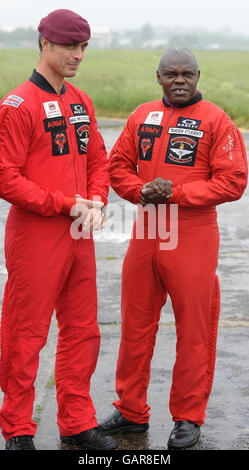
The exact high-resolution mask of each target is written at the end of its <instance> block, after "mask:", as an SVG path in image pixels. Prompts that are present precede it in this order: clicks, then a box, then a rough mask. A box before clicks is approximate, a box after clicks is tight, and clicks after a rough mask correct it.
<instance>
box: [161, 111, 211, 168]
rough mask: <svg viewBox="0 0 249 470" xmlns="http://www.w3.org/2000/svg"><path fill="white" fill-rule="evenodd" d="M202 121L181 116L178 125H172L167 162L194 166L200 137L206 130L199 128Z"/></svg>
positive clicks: (169, 131)
mask: <svg viewBox="0 0 249 470" xmlns="http://www.w3.org/2000/svg"><path fill="white" fill-rule="evenodd" d="M200 124H201V121H200V120H198V119H190V118H184V117H179V118H178V121H177V124H176V127H170V128H169V130H168V134H170V139H169V144H168V148H167V152H166V157H165V163H171V164H174V165H181V166H194V165H195V158H196V152H197V148H198V142H199V139H202V138H203V135H204V132H203V131H200V130H198V129H199V126H200Z"/></svg>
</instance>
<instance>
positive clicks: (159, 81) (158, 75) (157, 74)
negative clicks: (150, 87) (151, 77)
mask: <svg viewBox="0 0 249 470" xmlns="http://www.w3.org/2000/svg"><path fill="white" fill-rule="evenodd" d="M156 76H157V81H158V83H159V85H162V82H161V78H160V73H159V71H158V70H157V71H156Z"/></svg>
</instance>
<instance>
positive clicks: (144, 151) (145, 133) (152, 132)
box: [138, 124, 163, 161]
mask: <svg viewBox="0 0 249 470" xmlns="http://www.w3.org/2000/svg"><path fill="white" fill-rule="evenodd" d="M162 129H163V128H162V126H158V125H155V124H140V126H139V129H138V135H139V136H140V139H139V144H138V147H139V159H140V160H146V161H150V160H151V158H152V152H153V147H154V142H155V138H156V137H158V138H159V137H161V133H162Z"/></svg>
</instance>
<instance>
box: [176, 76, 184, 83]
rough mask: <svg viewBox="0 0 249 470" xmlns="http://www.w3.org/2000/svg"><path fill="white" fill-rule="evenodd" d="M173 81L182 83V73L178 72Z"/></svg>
mask: <svg viewBox="0 0 249 470" xmlns="http://www.w3.org/2000/svg"><path fill="white" fill-rule="evenodd" d="M175 82H177V83H184V82H185V80H184V77H183V75H182V74H178V75H177V76H176V78H175Z"/></svg>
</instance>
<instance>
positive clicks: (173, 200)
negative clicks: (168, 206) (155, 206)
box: [167, 186, 179, 202]
mask: <svg viewBox="0 0 249 470" xmlns="http://www.w3.org/2000/svg"><path fill="white" fill-rule="evenodd" d="M172 192H173V195H172V196H170V197H169V198H168V199H167V202H175V200H176V198H177V196H178V194H179V189H178V188H177V187H176V186H172Z"/></svg>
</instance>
